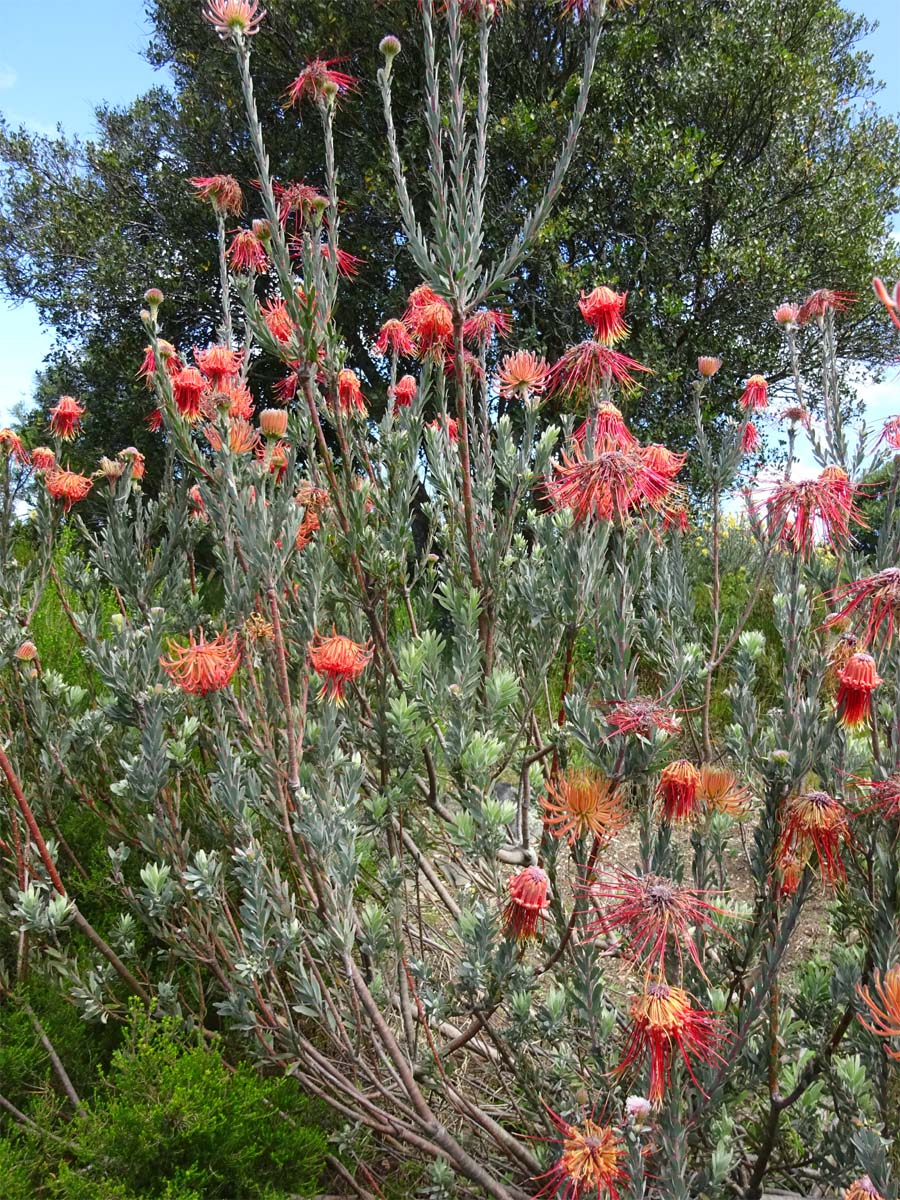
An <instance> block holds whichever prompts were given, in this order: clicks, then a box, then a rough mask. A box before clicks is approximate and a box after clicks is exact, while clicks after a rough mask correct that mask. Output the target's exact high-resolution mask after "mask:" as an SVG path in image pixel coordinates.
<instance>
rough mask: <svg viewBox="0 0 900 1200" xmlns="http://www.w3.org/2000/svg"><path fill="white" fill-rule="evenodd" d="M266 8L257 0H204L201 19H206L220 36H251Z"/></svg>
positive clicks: (257, 27) (255, 31) (256, 31)
mask: <svg viewBox="0 0 900 1200" xmlns="http://www.w3.org/2000/svg"><path fill="white" fill-rule="evenodd" d="M265 15H266V10H265V9H264V8H260V7H259V3H258V0H206V8H204V10H203V19H204V21H208V22H209V24H210V25H212V27H213V29H215V31H216V33H217V34H218V35H219V37H220V38H223V39H226V38H229V37H253V36H254V34H257V33H259V27H260V25H261V23H262V19H263V17H264V16H265Z"/></svg>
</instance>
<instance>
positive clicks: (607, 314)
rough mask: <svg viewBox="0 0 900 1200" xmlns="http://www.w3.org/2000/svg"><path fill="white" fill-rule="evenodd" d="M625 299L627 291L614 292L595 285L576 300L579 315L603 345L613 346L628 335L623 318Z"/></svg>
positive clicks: (608, 288)
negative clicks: (590, 290)
mask: <svg viewBox="0 0 900 1200" xmlns="http://www.w3.org/2000/svg"><path fill="white" fill-rule="evenodd" d="M627 299H628V293H627V292H614V291H613V289H612V288H610V287H595V288H594V290H593V291H592V292H590V293H589V294H588V295H585V294H584V292H582V293H581V299H580V300H579V301H578V307H579V309H580V310H581V315H582V316H583V317H584V319H585V321H586V322H587V323H588V325H590V327H591V329H592V330H593V333H594V337H595V338H596V339H597V341H598V342H602V343H603V345H604V346H614V345H615V344H616V342H620V341H621V340H622V338H625V337H627V336H628V326H627V325H626V324H625V321H624V319H623V313H624V312H625V302H626V300H627Z"/></svg>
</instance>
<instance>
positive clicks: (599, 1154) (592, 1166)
mask: <svg viewBox="0 0 900 1200" xmlns="http://www.w3.org/2000/svg"><path fill="white" fill-rule="evenodd" d="M547 1111H548V1113H549V1115H550V1120H551V1121H552V1122H553V1124H554V1125H555V1126H556V1128H557V1129H558V1130H559V1132H560V1134H561V1135H562V1137H561V1139H560V1141H559V1144H560V1146H561V1147H562V1150H561V1153H560V1156H559V1158H558V1159H557V1161H556V1162H555V1163H554V1164H553V1166H552V1167H551V1168H550V1170H549V1171H546V1172H545V1173H544V1174H543V1175H540V1176H539V1177H538V1180H537V1182H540V1181H541V1180H546V1183H545V1184H544V1186H543V1187H542V1188H541V1190H540V1191H539V1192H538V1193H537V1195H538V1196H556V1195H557V1194H561V1195H562V1196H563V1197H565V1200H588V1198H589V1197H594V1200H619V1197H620V1195H621V1193H620V1191H619V1186H618V1185H619V1184H620V1183H625V1182H626V1181H627V1179H628V1176H627V1174H626V1172H625V1171H624V1170H623V1163H624V1160H625V1148H624V1145H623V1143H622V1140H621V1138H620V1137H619V1135H618V1133H617V1132H616V1130H615V1129H614V1128H613V1127H612V1126H611V1125H602V1124H600V1123H599V1122H598V1121H595V1120H594V1119H593V1118H592V1117H586V1118H585V1119H584V1120H582V1121H580V1122H579V1123H578V1124H577V1125H570V1124H569V1122H568V1121H564V1120H563V1119H562V1117H559V1116H557V1115H556V1113H554V1112H551V1111H550V1109H548V1110H547Z"/></svg>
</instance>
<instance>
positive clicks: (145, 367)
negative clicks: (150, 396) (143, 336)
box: [138, 338, 183, 387]
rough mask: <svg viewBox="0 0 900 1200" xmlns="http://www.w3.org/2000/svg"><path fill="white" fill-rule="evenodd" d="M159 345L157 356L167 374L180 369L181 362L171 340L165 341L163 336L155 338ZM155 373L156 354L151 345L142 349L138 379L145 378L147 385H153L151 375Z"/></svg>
mask: <svg viewBox="0 0 900 1200" xmlns="http://www.w3.org/2000/svg"><path fill="white" fill-rule="evenodd" d="M156 344H157V346H158V347H159V356H160V358H161V359H162V360H163V366H164V367H165V369H166V373H167V374H168V375H175V374H176V373H177V372H178V371H180V370H181V368H182V366H183V364H182V361H181V359H180V358H179V357H178V354H177V352H176V350H175V347H174V346H173V345H172V343H171V342H167V341H166V340H165V339H164V338H159V339H158V340H157V343H156ZM155 374H156V354H155V352H154V350H153V347H152V346H148V347H147V348H146V350H145V351H144V359H143V362H142V363H141V365H140V368H139V369H138V379H145V380H146V381H147V387H153V376H154V375H155Z"/></svg>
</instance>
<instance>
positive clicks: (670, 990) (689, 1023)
mask: <svg viewBox="0 0 900 1200" xmlns="http://www.w3.org/2000/svg"><path fill="white" fill-rule="evenodd" d="M724 1034H725V1030H724V1027H723V1026H722V1023H721V1021H719V1020H718V1018H717V1017H715V1016H714V1015H713V1014H712V1013H711V1012H708V1011H706V1010H703V1009H697V1008H694V1007H693V1006H692V1005H691V999H690V996H689V995H688V994H687V992H685V991H683V990H682V989H681V988H678V987H671V986H670V985H669V984H668V983H665V982H664V981H662V980H660V981H659V982H656V983H648V984H646V985H645V988H644V991H643V993H642V994H641V995H639V996H636V997H635V999H634V1001H633V1002H632V1005H631V1031H630V1034H629V1038H628V1044H627V1046H626V1048H625V1053H624V1055H623V1057H622V1061H621V1062H620V1063H619V1065H618V1067H617V1068H616V1074H618V1075H622V1074H624V1073H625V1072H626V1071H627V1070H628V1069H629V1068H630V1067H632V1066H634V1065H636V1064H637V1063H639V1062H641V1061H642V1060H643V1059H644V1057H645V1056H647V1055H649V1058H650V1087H649V1098H650V1100H651V1102H652V1103H653V1104H660V1103H661V1102H662V1100H663V1098H664V1097H665V1094H666V1090H667V1089H668V1087H669V1084H670V1082H671V1077H672V1062H673V1060H674V1058H675V1055H676V1051H677V1052H679V1053H680V1054H681V1057H682V1059H683V1060H684V1065H685V1067H686V1068H687V1072H688V1074H689V1075H690V1077H691V1079H692V1080H693V1082H694V1083H695V1084H696V1086H697V1087H698V1088H699V1087H700V1084H699V1083H698V1081H697V1077H696V1075H695V1074H694V1067H693V1064H692V1062H691V1059H692V1058H693V1059H696V1060H698V1061H700V1062H707V1063H711V1062H721V1061H722V1059H721V1056H720V1055H719V1053H718V1052H717V1050H716V1048H715V1047H716V1043H717V1042H719V1041H721V1040H722V1038H723V1037H724ZM701 1091H702V1088H701Z"/></svg>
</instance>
